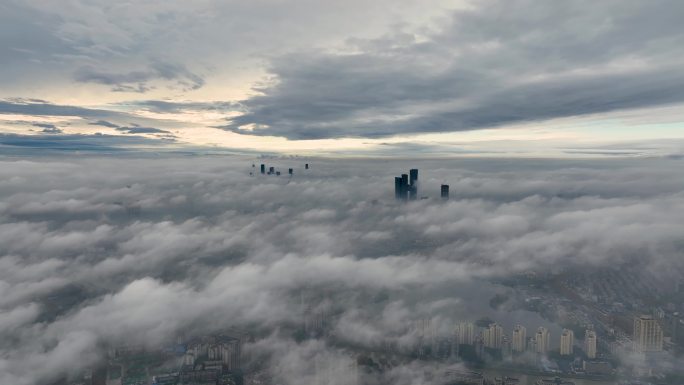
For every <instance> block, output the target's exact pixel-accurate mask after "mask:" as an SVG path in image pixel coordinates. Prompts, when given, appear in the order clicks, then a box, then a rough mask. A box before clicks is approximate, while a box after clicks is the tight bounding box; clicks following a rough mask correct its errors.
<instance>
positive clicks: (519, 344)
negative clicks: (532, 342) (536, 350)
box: [511, 325, 527, 352]
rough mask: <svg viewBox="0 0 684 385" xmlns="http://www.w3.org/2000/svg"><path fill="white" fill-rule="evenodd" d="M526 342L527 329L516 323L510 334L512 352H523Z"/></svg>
mask: <svg viewBox="0 0 684 385" xmlns="http://www.w3.org/2000/svg"><path fill="white" fill-rule="evenodd" d="M525 344H527V329H525V327H524V326H522V325H516V327H515V328H514V329H513V335H512V336H511V347H512V348H513V351H514V352H524V351H525V348H526V346H525Z"/></svg>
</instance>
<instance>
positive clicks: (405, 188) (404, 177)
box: [400, 174, 409, 200]
mask: <svg viewBox="0 0 684 385" xmlns="http://www.w3.org/2000/svg"><path fill="white" fill-rule="evenodd" d="M408 182H409V180H408V174H401V189H400V190H401V191H400V193H401V196H400V198H401V199H404V200H406V199H407V198H408V192H409V184H408Z"/></svg>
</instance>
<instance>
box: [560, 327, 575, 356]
mask: <svg viewBox="0 0 684 385" xmlns="http://www.w3.org/2000/svg"><path fill="white" fill-rule="evenodd" d="M574 344H575V333H574V332H573V331H572V330H570V329H563V332H562V333H561V339H560V354H561V356H570V355H572V354H573V351H574V349H573V346H574Z"/></svg>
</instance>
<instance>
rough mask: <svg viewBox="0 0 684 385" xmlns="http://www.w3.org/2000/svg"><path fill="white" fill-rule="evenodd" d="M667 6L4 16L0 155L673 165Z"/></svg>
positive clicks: (211, 4)
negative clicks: (617, 160) (665, 160)
mask: <svg viewBox="0 0 684 385" xmlns="http://www.w3.org/2000/svg"><path fill="white" fill-rule="evenodd" d="M683 8H684V4H682V2H681V1H677V0H662V1H655V2H646V1H639V0H626V1H613V0H607V1H601V2H596V1H588V0H587V1H581V0H571V1H564V2H562V3H558V2H543V1H529V0H513V1H508V0H482V1H465V0H452V1H447V0H434V1H431V2H429V3H428V4H426V3H425V2H424V1H414V0H394V1H389V0H378V1H373V2H367V1H357V0H350V1H344V2H339V1H314V0H302V1H285V0H256V1H243V2H240V1H212V0H201V1H192V2H187V1H177V0H171V1H161V0H145V1H136V2H111V1H105V0H88V1H85V0H69V1H60V2H45V1H39V0H35V1H34V0H21V1H19V0H5V1H3V2H1V3H0V151H2V152H3V153H15V152H22V151H44V150H46V149H52V150H56V151H65V150H66V151H91V152H92V151H119V150H126V151H141V150H145V151H149V150H152V151H189V152H195V153H211V152H218V153H225V152H228V153H241V154H252V153H260V154H288V155H293V154H300V155H325V156H346V157H387V156H401V157H407V156H411V157H451V156H459V157H476V156H486V157H512V156H516V157H564V158H577V157H584V158H586V157H594V158H595V157H616V156H617V157H654V156H655V157H663V156H665V157H667V156H679V155H680V154H682V152H683V151H682V149H683V147H684V134H683V132H684V131H683V130H682V128H684V113H682V111H684V110H683V109H682V104H683V103H684V70H683V69H682V68H684V46H683V45H682V44H681V41H682V40H683V39H684V28H682V27H681V22H680V20H679V17H678V16H679V15H681V14H682V13H683V12H684V9H683Z"/></svg>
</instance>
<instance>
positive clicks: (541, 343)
mask: <svg viewBox="0 0 684 385" xmlns="http://www.w3.org/2000/svg"><path fill="white" fill-rule="evenodd" d="M550 343H551V333H549V331H548V330H547V329H546V328H545V327H543V326H540V327H539V329H537V333H536V334H535V335H534V344H535V347H536V351H537V353H543V354H546V353H547V352H548V351H549V346H550Z"/></svg>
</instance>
